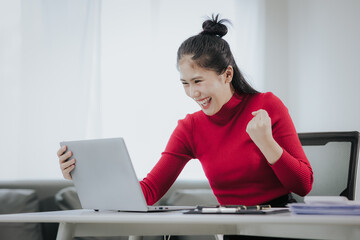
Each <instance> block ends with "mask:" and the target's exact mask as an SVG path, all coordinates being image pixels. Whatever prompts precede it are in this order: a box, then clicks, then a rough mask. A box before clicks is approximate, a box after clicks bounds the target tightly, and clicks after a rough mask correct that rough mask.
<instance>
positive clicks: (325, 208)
mask: <svg viewBox="0 0 360 240" xmlns="http://www.w3.org/2000/svg"><path fill="white" fill-rule="evenodd" d="M288 206H289V208H290V211H291V213H294V214H306V215H360V202H359V201H350V200H348V199H347V198H345V197H340V196H339V197H337V196H335V197H334V196H330V197H326V196H321V197H312V196H311V197H305V203H291V204H289V205H288Z"/></svg>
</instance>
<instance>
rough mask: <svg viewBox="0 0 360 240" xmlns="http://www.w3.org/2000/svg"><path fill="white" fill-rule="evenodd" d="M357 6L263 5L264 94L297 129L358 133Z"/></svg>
mask: <svg viewBox="0 0 360 240" xmlns="http://www.w3.org/2000/svg"><path fill="white" fill-rule="evenodd" d="M359 13H360V1H357V0H305V1H296V0H292V1H286V0H276V1H267V2H266V18H265V19H266V20H265V21H266V37H265V46H266V48H265V49H266V50H265V51H266V58H265V59H266V60H265V66H266V67H265V89H266V90H270V91H273V92H275V93H277V95H279V97H281V98H282V99H283V101H284V102H285V103H286V104H287V106H288V107H289V110H290V113H291V115H292V118H293V120H294V122H295V125H296V127H297V130H298V131H300V132H302V131H347V130H357V131H360V111H359V107H358V104H359V103H360V94H359V90H360V77H359V67H360V28H359V27H358V26H357V24H358V23H359V22H360V14H359Z"/></svg>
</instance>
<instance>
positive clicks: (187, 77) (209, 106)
mask: <svg viewBox="0 0 360 240" xmlns="http://www.w3.org/2000/svg"><path fill="white" fill-rule="evenodd" d="M179 71H180V81H181V82H182V84H183V86H184V89H185V92H186V95H188V96H189V97H191V98H192V99H194V100H195V101H196V102H197V103H198V104H199V105H200V107H201V109H202V111H203V112H204V113H205V114H206V115H208V116H212V115H214V114H216V113H217V112H218V111H219V110H220V109H221V107H222V106H223V105H224V104H225V103H227V102H228V101H229V100H230V98H231V97H232V95H233V93H234V90H233V89H232V86H231V80H232V77H233V68H232V67H231V66H229V67H228V68H227V69H226V71H225V72H224V73H222V74H220V75H218V74H217V73H216V72H215V71H211V70H207V69H204V68H201V67H199V66H197V64H196V63H195V62H194V61H193V60H192V59H191V56H189V55H186V56H183V57H182V58H181V59H180V61H179Z"/></svg>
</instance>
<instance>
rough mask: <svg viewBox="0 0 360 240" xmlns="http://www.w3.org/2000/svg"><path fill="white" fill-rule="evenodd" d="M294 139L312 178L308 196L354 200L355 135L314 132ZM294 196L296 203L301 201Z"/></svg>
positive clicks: (355, 133) (356, 147)
mask: <svg viewBox="0 0 360 240" xmlns="http://www.w3.org/2000/svg"><path fill="white" fill-rule="evenodd" d="M298 135H299V139H300V141H301V144H302V146H303V149H304V151H305V154H306V156H307V158H308V160H309V161H310V164H311V167H312V169H313V174H314V183H313V188H312V190H311V192H310V193H309V194H308V195H309V196H346V197H347V198H348V199H350V200H354V199H355V191H356V180H357V178H356V176H357V174H356V173H357V168H358V151H359V132H357V131H355V132H314V133H299V134H298ZM359 187H360V186H359ZM294 195H295V198H296V199H297V200H298V202H302V201H303V198H302V197H300V196H298V195H296V194H294Z"/></svg>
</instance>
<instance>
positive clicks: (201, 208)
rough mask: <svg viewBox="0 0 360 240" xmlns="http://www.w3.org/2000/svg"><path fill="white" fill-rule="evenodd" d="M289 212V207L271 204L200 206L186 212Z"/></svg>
mask: <svg viewBox="0 0 360 240" xmlns="http://www.w3.org/2000/svg"><path fill="white" fill-rule="evenodd" d="M285 212H289V208H272V207H271V206H269V205H256V206H244V205H231V206H229V205H226V206H221V205H220V206H198V207H197V208H195V209H192V210H189V211H186V212H184V214H275V213H285Z"/></svg>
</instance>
